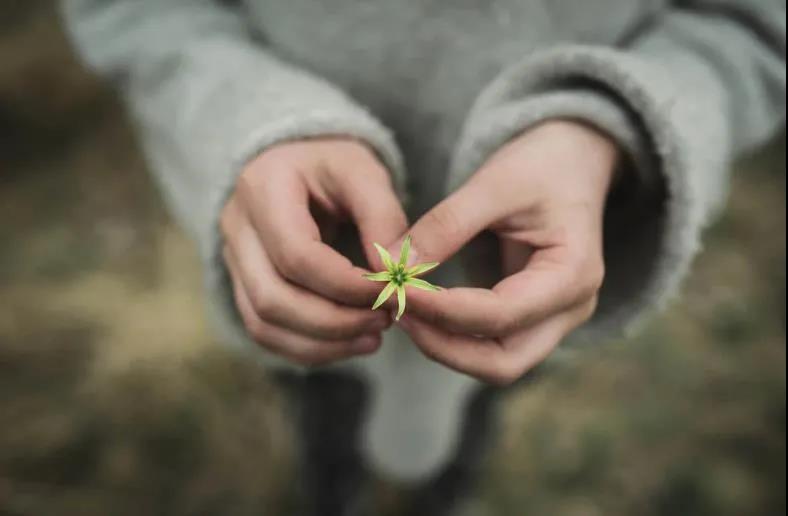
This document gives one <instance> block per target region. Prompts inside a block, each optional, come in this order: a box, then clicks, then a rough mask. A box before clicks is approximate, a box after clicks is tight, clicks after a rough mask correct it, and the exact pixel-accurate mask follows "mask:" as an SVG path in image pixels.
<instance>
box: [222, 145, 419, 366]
mask: <svg viewBox="0 0 788 516" xmlns="http://www.w3.org/2000/svg"><path fill="white" fill-rule="evenodd" d="M315 211H320V212H322V213H324V214H325V217H324V218H317V217H316V216H315V215H314V212H315ZM346 219H349V220H350V221H351V222H352V223H354V224H355V225H356V226H357V228H358V230H359V233H360V235H361V240H362V243H363V246H364V249H365V251H366V252H368V253H367V256H368V259H369V260H370V262H371V263H374V264H376V265H378V260H379V259H378V258H377V254H376V253H375V251H374V250H373V247H372V242H373V240H375V241H391V240H394V239H395V238H396V237H397V236H398V235H400V234H402V233H403V232H404V230H405V228H406V227H407V221H406V218H405V214H404V213H403V211H402V208H401V206H400V203H399V201H398V199H397V197H396V195H395V193H394V191H393V189H392V186H391V181H390V178H389V174H388V172H387V171H386V170H385V169H384V167H383V166H382V165H381V164H380V162H378V161H377V159H376V158H375V156H374V155H373V153H372V152H371V151H370V150H369V149H368V148H367V147H366V146H364V145H363V144H361V143H359V142H356V141H354V140H350V139H341V138H333V139H321V140H309V141H300V142H292V143H283V144H280V145H277V146H275V147H272V148H270V149H269V150H267V151H265V152H264V153H262V154H261V155H260V156H259V157H258V158H256V159H255V160H254V161H252V162H251V163H249V165H248V166H247V167H246V169H245V170H244V171H243V172H242V173H241V175H240V178H239V179H238V183H237V186H236V188H235V191H234V192H233V194H232V196H231V197H230V199H229V201H228V202H227V204H226V206H225V208H224V210H223V212H222V217H221V230H222V234H223V236H224V242H225V246H224V259H225V262H226V264H227V267H228V269H229V271H230V276H231V278H232V282H233V290H234V295H235V301H236V304H237V306H238V310H239V312H240V314H241V317H242V318H243V321H244V324H245V326H246V329H247V331H248V333H249V335H250V336H251V337H252V338H253V339H254V340H255V341H257V342H258V343H259V344H260V345H261V346H263V347H265V348H267V349H268V350H270V351H272V352H274V353H277V354H279V355H281V356H284V357H285V358H287V359H290V360H291V361H293V362H296V363H298V364H301V365H306V366H318V365H324V364H327V363H330V362H333V361H337V360H341V359H346V358H349V357H352V356H354V355H363V354H368V353H372V352H374V351H376V350H377V349H378V347H379V346H380V343H381V336H380V333H381V331H382V330H383V329H385V328H387V327H388V326H389V325H390V323H391V322H390V317H389V315H388V314H387V313H385V312H384V313H380V312H372V311H371V310H370V309H369V307H370V305H371V303H372V301H374V299H375V298H376V297H377V294H378V290H379V289H378V286H377V285H375V284H372V283H370V282H369V281H367V280H365V279H364V278H363V277H362V274H363V273H365V272H369V271H365V270H363V269H361V268H359V267H356V266H354V265H353V264H352V263H351V262H350V260H349V259H347V258H346V257H344V256H342V255H340V254H339V253H338V252H336V251H335V250H334V249H332V248H331V247H329V246H328V245H327V244H326V243H324V241H323V240H321V230H325V229H326V228H327V227H329V226H332V225H334V224H336V223H338V222H340V221H343V220H346ZM321 223H326V225H325V226H323V227H321V225H320V224H321ZM323 236H325V235H323Z"/></svg>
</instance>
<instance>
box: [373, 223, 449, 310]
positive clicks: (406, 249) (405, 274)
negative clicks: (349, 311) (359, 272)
mask: <svg viewBox="0 0 788 516" xmlns="http://www.w3.org/2000/svg"><path fill="white" fill-rule="evenodd" d="M375 249H377V250H378V254H380V259H381V260H383V265H384V266H385V267H386V270H385V271H383V272H375V273H373V274H364V277H365V278H367V279H368V280H370V281H385V282H388V284H387V285H386V286H385V287H384V288H383V291H382V292H381V293H380V295H379V296H378V299H377V300H376V301H375V304H374V305H372V309H373V310H377V309H378V308H379V307H380V305H382V304H383V303H385V302H386V300H387V299H388V298H390V297H391V295H392V294H393V293H394V292H395V291H396V292H397V303H398V304H399V309H398V310H397V317H396V320H398V321H399V318H400V317H402V314H403V313H405V286H406V285H410V286H411V287H416V288H420V289H421V290H428V291H430V292H437V291H438V290H440V287H436V286H435V285H432V284H431V283H428V282H426V281H424V280H423V279H419V278H417V277H416V276H419V275H420V274H425V273H427V272H429V271H431V270H432V269H434V268H435V267H437V266H438V265H440V264H439V263H438V262H431V263H422V264H419V265H414V266H413V267H406V266H407V264H408V255H409V254H410V235H408V236H407V237H406V238H405V241H404V242H402V248H401V249H400V252H399V262H398V263H394V260H392V259H391V255H390V254H389V252H388V251H386V249H385V248H383V246H381V245H379V244H375Z"/></svg>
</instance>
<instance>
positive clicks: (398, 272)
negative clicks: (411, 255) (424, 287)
mask: <svg viewBox="0 0 788 516" xmlns="http://www.w3.org/2000/svg"><path fill="white" fill-rule="evenodd" d="M391 279H392V280H393V281H394V283H396V284H397V285H399V286H402V285H404V284H405V280H406V279H407V278H406V277H405V267H403V266H401V265H397V268H396V269H395V270H394V273H393V274H392V275H391Z"/></svg>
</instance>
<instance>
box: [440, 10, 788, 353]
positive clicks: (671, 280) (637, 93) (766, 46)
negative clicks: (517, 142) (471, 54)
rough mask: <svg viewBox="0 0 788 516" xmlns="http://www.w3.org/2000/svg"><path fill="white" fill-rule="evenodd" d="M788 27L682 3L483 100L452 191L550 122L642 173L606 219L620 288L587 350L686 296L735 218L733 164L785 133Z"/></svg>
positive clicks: (519, 74) (566, 53)
mask: <svg viewBox="0 0 788 516" xmlns="http://www.w3.org/2000/svg"><path fill="white" fill-rule="evenodd" d="M785 14H786V13H785V2H784V0H683V1H679V0H676V1H675V2H674V5H673V7H671V8H669V9H668V10H667V12H665V13H664V14H663V15H661V16H660V17H659V18H656V19H653V20H651V21H650V22H649V23H648V24H647V25H645V26H643V27H641V28H639V30H638V31H637V33H635V34H633V35H631V37H629V38H628V39H627V41H625V42H622V43H621V44H620V45H618V46H615V47H609V46H607V47H604V46H594V45H565V46H559V47H554V48H551V49H547V50H543V51H539V52H536V53H534V54H532V55H530V56H526V57H525V58H524V59H523V60H522V61H520V62H518V63H515V64H513V65H511V66H509V67H508V68H506V69H505V70H504V71H503V72H501V74H500V75H499V76H498V77H497V78H495V79H494V80H493V81H492V82H491V83H490V84H489V85H488V86H487V87H486V88H485V89H484V90H483V91H482V92H481V94H480V95H479V97H478V98H477V100H476V102H475V104H474V106H473V108H472V110H471V112H470V114H469V116H468V118H467V120H466V123H465V129H464V131H463V135H462V136H461V138H460V141H459V142H458V144H457V148H456V149H455V154H454V156H453V164H452V168H451V171H450V178H449V188H450V189H455V188H457V187H458V186H459V185H461V184H462V183H463V182H464V181H465V180H466V179H467V178H468V177H469V176H470V175H471V174H472V173H473V172H474V171H475V170H477V169H478V168H479V166H480V165H481V164H482V163H483V162H484V160H486V159H487V158H488V157H489V156H490V155H491V154H492V153H493V152H495V150H496V149H498V148H499V147H500V146H501V145H502V144H504V143H506V142H507V141H508V140H510V139H511V138H513V137H514V136H516V135H517V134H519V133H521V132H522V131H524V130H526V129H528V128H529V127H531V126H533V125H535V124H538V123H540V122H542V121H544V120H546V119H550V118H569V119H577V120H580V121H582V122H585V123H588V124H591V125H593V126H596V127H597V128H598V129H600V130H602V131H605V132H607V133H608V134H610V135H612V136H613V137H614V138H616V139H617V140H618V142H619V143H620V145H621V147H622V148H623V149H624V150H625V151H626V154H627V158H628V159H627V160H626V161H625V163H624V166H626V167H627V168H628V169H629V170H628V172H629V173H626V174H624V175H623V177H625V178H626V181H625V182H624V184H622V185H621V187H620V188H617V190H616V191H615V192H613V193H612V194H611V198H610V200H609V203H608V209H607V213H606V221H605V261H606V266H607V271H608V272H607V279H606V281H605V285H604V286H603V288H602V292H601V294H600V304H599V308H598V310H597V314H596V316H595V317H594V319H593V320H592V321H591V322H590V323H589V324H588V325H587V326H586V328H584V329H583V330H582V331H581V332H580V334H581V336H584V337H587V338H593V339H598V338H600V337H604V336H606V335H609V334H610V333H616V332H618V331H620V330H622V329H630V328H633V326H636V325H634V324H633V323H635V322H637V321H639V320H641V317H640V315H642V314H643V313H646V312H647V310H646V309H648V308H651V307H657V306H660V305H662V304H664V302H665V301H666V300H668V299H669V298H670V297H671V296H672V295H673V294H674V293H675V292H676V290H677V287H678V285H679V284H680V282H681V279H682V278H683V277H684V276H685V274H686V273H687V271H688V269H689V266H690V263H691V260H692V258H693V256H694V255H695V254H696V253H697V252H698V250H699V247H700V244H699V241H700V235H701V232H702V230H703V229H704V227H705V226H706V225H707V224H708V223H709V221H710V220H711V219H712V218H713V216H714V214H715V212H717V211H718V210H719V208H720V207H721V206H722V203H723V201H724V198H725V195H726V188H727V182H728V170H729V168H730V164H731V160H732V159H733V158H734V157H736V156H737V155H738V154H740V153H741V152H743V151H746V150H749V149H752V148H753V147H755V146H757V145H758V144H761V143H763V142H764V141H765V140H767V139H768V138H769V137H770V136H772V135H773V134H774V133H775V132H776V131H777V130H778V129H779V128H780V127H781V126H782V124H783V123H784V121H785V89H786V88H785V37H786V36H785V34H786V27H785V25H786V24H785ZM578 173H582V171H578Z"/></svg>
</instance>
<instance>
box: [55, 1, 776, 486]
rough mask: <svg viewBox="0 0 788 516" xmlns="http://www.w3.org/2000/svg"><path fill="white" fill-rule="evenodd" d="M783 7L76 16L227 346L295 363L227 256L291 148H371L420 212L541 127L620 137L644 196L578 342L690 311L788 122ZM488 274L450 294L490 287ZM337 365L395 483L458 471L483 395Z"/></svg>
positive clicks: (481, 7) (191, 9)
mask: <svg viewBox="0 0 788 516" xmlns="http://www.w3.org/2000/svg"><path fill="white" fill-rule="evenodd" d="M785 11H786V8H785V1H784V0H672V1H671V0H584V1H582V2H580V1H572V0H488V1H479V0H403V1H397V2H394V1H391V0H288V1H263V0H242V1H237V2H231V1H218V0H217V1H209V0H64V15H65V19H66V22H67V25H68V27H69V30H70V33H71V35H72V37H73V41H74V43H75V45H76V47H77V48H78V50H79V52H80V53H81V55H82V56H83V58H84V60H85V61H86V62H87V63H88V64H89V65H90V66H91V67H92V68H93V69H94V70H96V71H97V72H98V73H99V74H101V75H103V76H105V77H107V78H108V79H109V80H111V81H113V82H114V84H115V85H116V86H117V87H118V89H119V91H120V92H121V94H122V97H123V99H124V100H125V102H126V104H127V105H128V108H129V112H130V114H131V116H132V117H133V118H134V120H135V121H136V123H137V126H138V127H139V135H140V139H141V141H142V143H143V146H144V148H145V151H146V153H147V156H148V158H149V161H150V168H151V170H152V171H153V173H154V175H155V177H156V178H157V179H158V181H159V183H160V185H161V187H162V190H163V191H164V193H165V196H166V198H167V200H168V203H169V205H170V207H171V208H172V210H173V212H174V214H175V216H176V218H177V219H178V220H179V221H180V223H181V224H182V225H183V226H184V227H185V228H186V229H187V230H188V231H189V232H190V233H191V234H192V235H193V236H194V238H195V240H196V242H197V243H198V245H199V247H200V250H201V254H202V256H203V259H204V261H205V271H206V279H207V288H208V295H209V298H210V300H211V303H212V305H213V306H214V307H215V310H214V312H213V313H214V315H215V318H216V320H217V326H218V327H219V328H220V329H221V330H222V334H223V335H224V339H225V340H226V341H227V342H228V343H229V344H232V345H235V346H237V347H238V349H241V350H244V352H246V353H249V354H250V356H251V357H253V358H255V359H259V360H261V361H262V362H263V363H264V364H266V365H267V366H269V367H289V368H292V366H290V365H289V364H286V363H284V362H283V361H281V360H279V359H277V358H276V357H274V356H271V355H270V354H267V353H266V352H264V351H262V350H261V349H260V348H259V347H258V346H256V345H255V344H254V343H252V342H250V341H249V339H248V338H247V337H246V335H245V332H244V331H243V328H242V326H241V325H240V324H239V320H238V317H237V315H236V314H235V310H234V306H233V303H232V298H231V295H230V287H229V284H228V282H227V277H226V271H225V270H224V268H223V265H222V262H221V260H220V259H219V249H220V247H221V242H220V236H219V232H218V216H219V212H220V210H221V207H222V205H223V203H224V201H225V199H226V198H227V197H228V195H229V192H230V190H231V189H232V187H233V185H234V182H235V179H236V177H237V175H238V174H239V172H240V171H241V169H242V168H243V166H244V164H245V163H246V162H248V161H249V160H250V159H251V158H253V157H255V156H257V155H258V154H259V153H261V152H263V151H265V149H266V148H268V147H269V146H271V145H273V144H275V143H277V142H282V141H286V140H292V139H300V138H306V137H314V136H325V135H349V136H353V137H356V138H359V139H361V140H363V141H365V142H367V143H368V144H369V145H370V146H372V147H373V148H374V149H375V150H376V151H377V154H378V156H379V158H380V160H381V161H382V162H383V163H384V164H385V165H386V166H387V167H388V169H389V170H390V172H391V174H392V178H393V180H394V183H395V185H396V187H397V189H398V191H399V192H400V193H401V194H402V196H403V200H405V199H407V204H406V206H407V211H408V213H409V215H410V216H411V217H415V216H417V215H419V214H421V213H424V212H425V211H426V210H428V209H429V208H430V207H431V206H433V205H434V204H436V203H437V202H438V201H440V200H441V199H442V198H444V197H445V196H446V195H447V193H448V192H450V191H452V190H453V189H455V188H457V187H458V186H459V185H461V184H462V183H463V181H465V180H466V179H467V178H468V177H469V176H470V175H471V174H473V172H474V171H475V170H477V169H478V168H479V166H480V165H481V164H482V163H483V162H484V161H485V159H487V157H489V156H490V155H491V154H492V153H493V152H495V151H496V149H498V148H499V147H500V146H501V145H503V144H504V143H506V142H507V141H508V140H509V139H511V138H512V137H514V136H515V135H517V134H518V133H521V132H522V131H524V130H526V129H528V128H529V127H531V126H534V125H536V124H538V123H540V122H543V121H545V120H548V119H553V118H569V119H575V120H579V121H582V122H584V123H588V124H591V125H593V126H595V127H597V128H599V129H600V130H602V131H605V132H607V133H608V134H610V135H611V136H613V137H614V138H615V139H616V140H617V141H618V142H619V144H620V145H621V147H622V148H623V149H624V150H625V151H626V154H627V160H626V163H625V167H626V170H624V171H623V173H624V174H623V175H624V176H626V177H627V178H628V179H629V185H628V187H627V188H625V189H623V190H622V191H620V192H618V195H617V196H615V197H614V198H612V199H611V201H610V204H609V207H608V213H607V217H606V232H605V240H606V242H605V253H606V265H607V270H608V275H607V279H606V282H605V285H604V287H603V291H602V294H601V299H600V304H599V309H598V312H597V314H596V316H595V317H594V319H593V320H592V321H591V322H590V323H589V324H588V325H586V327H584V328H583V329H581V330H580V331H579V332H578V334H577V336H576V337H577V338H578V339H580V340H599V339H601V338H604V337H605V336H608V335H610V334H611V333H614V332H619V331H622V330H626V329H628V328H632V327H633V325H634V324H635V323H637V321H639V320H641V319H642V315H643V314H645V313H648V312H649V311H650V309H652V308H654V307H658V306H660V305H663V304H664V303H665V302H666V300H668V299H670V297H671V296H673V295H674V294H675V292H676V290H677V288H678V286H679V284H680V282H681V280H682V278H683V277H684V276H685V275H686V274H687V272H688V270H689V267H690V263H691V261H692V258H693V256H694V255H695V254H696V253H697V252H698V249H699V247H700V236H701V232H702V230H703V229H704V227H706V226H707V225H708V223H709V221H710V220H711V218H712V217H713V216H714V214H715V212H716V211H717V210H718V209H719V207H720V206H721V204H722V202H723V201H724V197H725V191H726V185H727V183H728V180H727V175H728V169H729V164H730V162H731V160H732V159H733V158H734V157H735V156H736V155H738V154H739V153H741V152H743V151H746V150H748V149H751V148H752V147H754V146H756V145H758V144H759V143H761V142H763V141H764V140H766V139H767V138H768V137H769V136H770V135H772V134H773V133H774V132H775V131H776V130H777V129H778V128H779V127H780V126H781V125H782V124H783V123H784V119H785V34H786V27H785V24H786V21H785V14H786V12H785ZM545 173H549V171H545ZM581 173H583V171H582V170H578V174H581ZM477 256H484V252H483V250H482V252H480V253H477ZM469 263H471V264H472V263H474V262H473V260H470V261H466V262H459V261H458V262H456V263H450V264H448V266H447V267H446V268H443V267H442V269H444V270H441V271H440V273H439V274H436V276H434V278H435V280H436V282H437V283H439V284H444V285H451V284H457V283H462V282H463V281H471V280H472V279H473V278H472V277H473V276H474V272H475V271H477V270H478V267H474V266H471V265H469ZM477 263H478V261H477ZM486 266H487V268H489V263H488V264H486ZM337 367H339V368H341V369H346V370H350V371H354V372H355V373H356V374H358V375H361V376H362V377H363V378H365V379H367V381H369V382H370V384H371V386H372V393H373V394H372V395H373V403H372V411H371V415H370V420H369V422H368V424H367V426H366V433H365V435H366V437H365V446H366V449H367V452H368V457H369V459H370V460H371V461H372V462H373V463H374V464H375V465H377V467H378V468H379V469H380V470H381V471H382V472H383V473H386V474H389V475H391V476H394V477H397V478H402V479H417V478H423V477H425V476H426V475H428V474H430V473H431V472H434V471H436V469H437V468H438V467H440V466H441V465H442V464H443V463H445V461H446V460H447V458H448V457H449V456H450V455H451V453H452V450H453V447H454V445H455V443H456V438H457V435H458V426H459V417H460V411H461V409H462V407H463V406H464V404H465V403H466V400H467V399H468V396H469V394H470V393H472V392H473V391H474V389H475V388H476V387H477V384H476V382H475V381H473V380H471V379H469V378H467V377H464V376H462V375H459V374H456V373H453V372H451V371H449V370H447V369H445V368H443V367H440V366H439V365H437V364H434V363H431V362H429V361H427V360H426V359H425V358H424V357H422V356H421V355H420V354H419V353H418V351H416V350H415V348H414V346H413V345H412V344H411V343H410V342H409V340H408V338H407V336H406V335H404V334H403V333H401V332H398V331H397V330H392V331H390V332H388V333H387V334H386V336H385V341H384V346H383V348H382V350H381V352H380V353H378V354H377V355H375V356H373V357H369V358H365V359H356V360H352V361H350V362H348V363H345V364H342V365H340V366H337Z"/></svg>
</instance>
